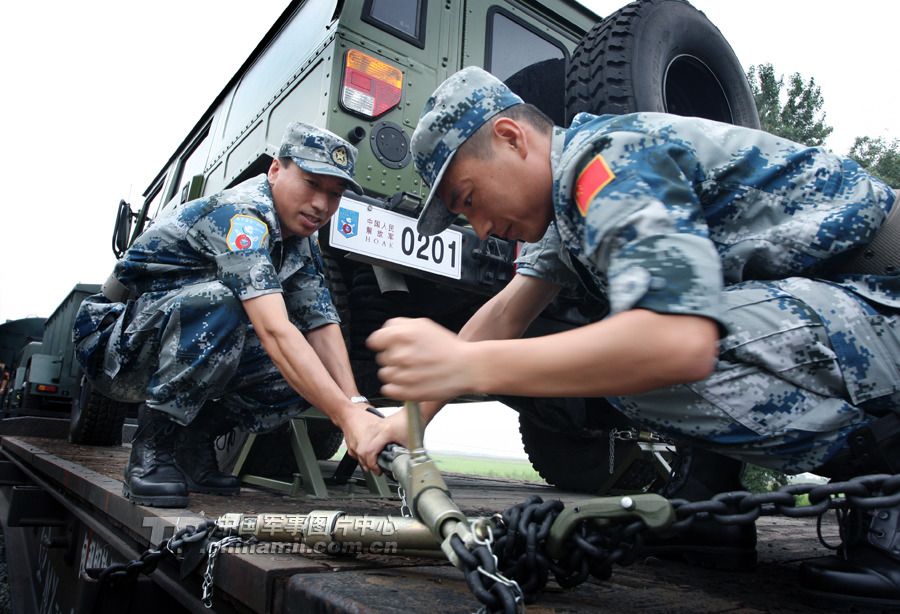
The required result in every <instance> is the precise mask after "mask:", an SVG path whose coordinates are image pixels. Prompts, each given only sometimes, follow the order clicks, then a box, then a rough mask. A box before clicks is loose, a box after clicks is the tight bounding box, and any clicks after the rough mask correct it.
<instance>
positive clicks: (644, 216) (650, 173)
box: [572, 134, 722, 323]
mask: <svg viewBox="0 0 900 614" xmlns="http://www.w3.org/2000/svg"><path fill="white" fill-rule="evenodd" d="M617 136H619V135H617ZM623 141H624V142H623ZM613 142H614V143H615V144H616V146H617V147H616V148H615V149H614V150H613V151H611V152H610V159H609V160H607V159H606V158H605V156H604V155H602V154H595V155H588V156H586V158H587V159H586V160H583V161H582V163H581V166H580V169H579V172H578V174H577V179H576V182H575V186H574V191H573V195H572V197H573V198H572V200H573V203H572V206H573V207H574V208H575V210H574V211H573V213H572V214H573V215H574V216H579V215H580V216H582V217H583V221H584V224H583V246H584V249H585V253H586V254H587V255H589V257H590V258H591V259H592V261H593V262H594V264H595V265H596V266H597V268H598V269H600V270H605V271H607V276H608V282H609V287H608V292H609V301H610V311H611V313H613V314H614V313H618V312H621V311H625V310H628V309H633V308H643V309H649V310H651V311H656V312H658V313H666V314H685V315H698V316H705V317H709V318H712V319H714V320H716V321H718V322H720V323H721V322H722V315H721V310H722V307H721V302H720V301H721V292H722V272H721V262H720V259H719V255H718V253H717V251H716V248H715V245H714V244H713V243H712V241H711V240H710V239H709V229H708V227H707V224H706V220H705V218H704V216H703V215H702V210H701V206H700V202H699V198H698V197H697V195H696V193H695V192H694V190H693V184H692V181H691V179H690V177H689V175H688V173H692V172H694V171H695V170H696V167H695V166H694V165H695V163H694V162H693V160H694V156H693V153H692V152H691V151H690V150H689V149H687V148H685V146H684V145H683V144H676V143H670V142H668V141H664V140H663V141H662V142H657V141H656V140H654V139H649V138H642V137H641V135H639V134H625V135H622V136H621V137H620V138H618V139H614V141H613Z"/></svg>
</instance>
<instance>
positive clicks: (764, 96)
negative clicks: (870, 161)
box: [747, 64, 834, 146]
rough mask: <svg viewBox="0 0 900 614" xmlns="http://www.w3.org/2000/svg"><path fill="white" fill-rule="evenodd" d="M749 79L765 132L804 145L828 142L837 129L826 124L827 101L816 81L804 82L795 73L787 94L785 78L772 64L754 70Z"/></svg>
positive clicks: (750, 72) (749, 73)
mask: <svg viewBox="0 0 900 614" xmlns="http://www.w3.org/2000/svg"><path fill="white" fill-rule="evenodd" d="M747 79H748V80H749V81H750V90H751V91H752V92H753V98H754V100H755V101H756V109H757V111H759V120H760V123H761V124H762V129H763V130H765V131H766V132H771V133H772V134H776V135H778V136H781V137H784V138H786V139H789V140H791V141H796V142H798V143H803V144H804V145H810V146H817V145H823V144H824V143H825V139H826V138H828V135H829V134H831V133H832V131H833V130H834V128H832V127H831V126H829V125H828V124H826V123H825V112H824V111H822V106H823V105H824V102H825V101H824V99H823V98H822V90H821V88H820V87H819V86H818V85H816V80H815V79H814V78H812V77H810V78H809V80H807V81H804V80H803V77H802V76H801V75H800V73H794V74H793V75H791V76H790V77H789V81H788V88H787V91H786V92H785V91H784V89H785V88H784V77H783V76H778V77H776V76H775V68H774V67H773V66H772V65H771V64H760V65H758V66H751V67H750V70H749V71H748V72H747Z"/></svg>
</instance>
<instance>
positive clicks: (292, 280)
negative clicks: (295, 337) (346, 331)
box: [281, 237, 341, 330]
mask: <svg viewBox="0 0 900 614" xmlns="http://www.w3.org/2000/svg"><path fill="white" fill-rule="evenodd" d="M286 247H287V250H286V254H285V262H284V264H283V265H282V269H281V270H282V274H283V275H285V274H286V275H287V278H286V279H284V281H283V282H282V284H283V286H284V303H285V305H286V307H287V311H288V317H290V319H291V322H293V323H294V325H295V326H296V327H297V328H299V329H300V330H313V329H315V328H319V327H320V326H324V325H325V324H336V323H339V322H340V321H341V318H340V316H338V312H337V309H335V306H334V300H333V299H332V296H331V291H330V290H329V289H328V284H327V282H326V280H325V271H324V265H323V263H322V254H321V252H320V251H319V246H318V242H317V241H316V239H315V238H314V237H310V238H301V237H296V238H294V239H292V240H291V241H289V242H288V243H286Z"/></svg>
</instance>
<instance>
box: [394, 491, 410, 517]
mask: <svg viewBox="0 0 900 614" xmlns="http://www.w3.org/2000/svg"><path fill="white" fill-rule="evenodd" d="M397 496H398V497H400V515H401V516H403V517H404V518H412V511H410V509H409V503H407V502H406V491H405V490H403V487H402V486H397Z"/></svg>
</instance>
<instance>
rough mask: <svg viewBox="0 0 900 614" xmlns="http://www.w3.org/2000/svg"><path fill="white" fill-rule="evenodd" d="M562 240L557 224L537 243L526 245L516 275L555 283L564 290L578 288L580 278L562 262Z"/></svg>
mask: <svg viewBox="0 0 900 614" xmlns="http://www.w3.org/2000/svg"><path fill="white" fill-rule="evenodd" d="M562 249H563V248H562V240H561V239H560V237H559V231H558V229H557V228H556V224H555V223H551V224H550V226H548V227H547V231H546V232H545V233H544V236H543V237H541V239H540V240H539V241H537V242H536V243H526V244H524V245H523V246H522V249H521V250H520V251H519V256H518V257H517V258H516V262H515V264H516V273H518V274H519V275H525V276H527V277H537V278H538V279H543V280H545V281H549V282H553V283H555V284H557V285H558V286H562V287H564V288H570V289H571V288H575V287H577V286H578V278H577V276H576V275H575V273H573V272H572V270H571V269H569V267H567V266H566V264H565V263H564V262H563V261H562V251H561V250H562Z"/></svg>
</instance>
